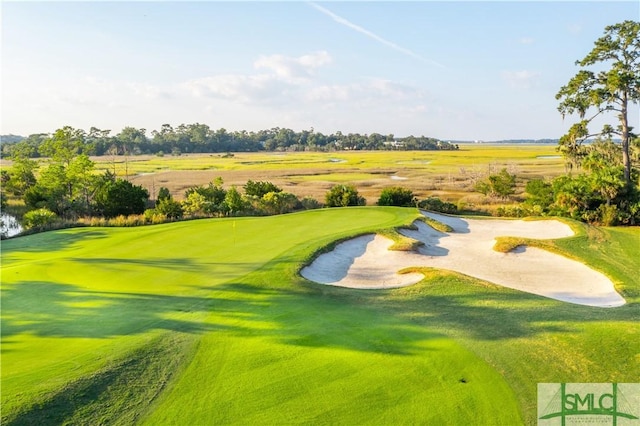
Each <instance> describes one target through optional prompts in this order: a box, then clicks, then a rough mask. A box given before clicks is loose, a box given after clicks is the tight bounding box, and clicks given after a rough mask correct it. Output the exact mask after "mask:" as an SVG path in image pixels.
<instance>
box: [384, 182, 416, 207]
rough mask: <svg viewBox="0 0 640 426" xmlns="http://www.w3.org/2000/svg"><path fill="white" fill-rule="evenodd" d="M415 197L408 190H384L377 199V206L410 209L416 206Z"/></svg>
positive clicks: (393, 188) (397, 188) (394, 188)
mask: <svg viewBox="0 0 640 426" xmlns="http://www.w3.org/2000/svg"><path fill="white" fill-rule="evenodd" d="M416 201H417V200H416V197H415V196H414V195H413V192H412V191H411V190H410V189H406V188H402V187H399V186H394V187H391V188H385V189H383V190H382V193H381V194H380V198H379V199H378V205H379V206H398V207H412V206H415V205H416Z"/></svg>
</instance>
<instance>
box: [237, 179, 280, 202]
mask: <svg viewBox="0 0 640 426" xmlns="http://www.w3.org/2000/svg"><path fill="white" fill-rule="evenodd" d="M269 192H274V193H275V192H282V189H281V188H278V187H277V186H276V185H274V184H273V183H271V182H263V181H257V182H254V181H252V180H248V181H247V183H245V185H244V193H245V194H246V195H247V196H253V197H258V198H262V197H264V196H265V195H266V194H267V193H269Z"/></svg>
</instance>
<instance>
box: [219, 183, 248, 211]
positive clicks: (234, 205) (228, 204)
mask: <svg viewBox="0 0 640 426" xmlns="http://www.w3.org/2000/svg"><path fill="white" fill-rule="evenodd" d="M224 207H225V209H226V211H228V212H229V214H231V215H237V214H239V213H241V212H243V211H244V210H245V208H246V207H247V204H246V202H245V201H244V199H243V198H242V194H240V191H238V188H236V187H235V186H232V187H231V188H230V189H229V190H228V191H227V193H226V195H225V197H224Z"/></svg>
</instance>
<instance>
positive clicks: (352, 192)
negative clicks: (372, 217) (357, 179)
mask: <svg viewBox="0 0 640 426" xmlns="http://www.w3.org/2000/svg"><path fill="white" fill-rule="evenodd" d="M325 204H326V206H327V207H348V206H364V205H365V204H366V200H365V199H364V198H363V197H361V196H360V195H359V194H358V190H357V189H356V188H355V186H353V185H335V186H333V187H332V188H331V189H330V190H329V191H328V192H327V193H326V195H325Z"/></svg>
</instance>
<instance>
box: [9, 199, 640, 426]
mask: <svg viewBox="0 0 640 426" xmlns="http://www.w3.org/2000/svg"><path fill="white" fill-rule="evenodd" d="M416 216H417V212H416V211H415V210H414V209H401V208H379V207H363V208H346V209H325V210H319V211H309V212H304V213H297V214H291V215H282V216H274V217H266V218H236V219H234V218H229V219H212V220H199V221H191V222H181V223H175V224H165V225H157V226H150V227H142V228H125V229H116V228H105V229H100V228H91V229H89V228H85V229H71V230H63V231H56V232H50V233H44V234H39V235H33V236H29V237H21V238H18V239H15V240H8V241H4V242H3V245H2V401H1V402H2V420H3V421H2V423H3V424H11V423H12V422H13V423H15V424H20V423H21V424H61V423H64V422H70V423H85V424H98V423H101V422H102V423H116V424H118V423H120V424H131V423H144V424H154V425H155V424H233V423H235V424H283V423H285V424H291V423H296V424H304V423H307V424H308V423H313V424H407V423H422V424H483V425H484V424H519V423H526V424H535V423H536V420H535V410H536V385H537V383H539V382H560V381H567V382H609V381H618V382H633V381H637V372H638V371H640V359H639V358H638V355H637V354H638V353H640V332H639V328H640V327H639V326H638V323H637V319H638V317H639V316H640V309H639V308H638V301H639V298H640V279H639V278H638V274H637V270H638V267H639V265H638V258H639V253H638V244H637V242H638V239H640V232H639V230H638V229H637V228H635V229H617V228H616V229H609V228H605V229H602V228H590V227H589V228H587V227H583V225H576V226H578V227H580V228H582V229H583V231H581V233H580V234H579V235H577V236H576V237H572V238H568V239H563V240H558V241H557V242H556V246H557V250H559V251H563V250H564V251H566V253H568V254H569V253H570V254H571V255H572V256H573V257H576V258H579V259H582V260H583V261H585V262H588V263H590V264H593V265H594V266H595V267H597V268H598V269H600V270H602V271H603V272H605V273H607V274H608V275H610V276H611V277H612V279H614V281H615V282H616V285H617V286H618V288H619V289H620V290H622V291H623V292H624V295H625V297H626V298H627V301H628V302H629V303H628V304H627V305H625V306H623V307H621V308H615V309H601V308H590V307H585V306H578V305H571V304H566V303H562V302H557V301H554V300H550V299H545V298H542V297H538V296H534V295H529V294H526V293H521V292H517V291H515V290H509V289H505V288H502V287H498V286H493V285H488V284H486V283H482V282H478V281H477V280H473V279H470V278H467V277H463V276H460V275H458V274H454V273H448V272H438V271H430V270H425V273H426V278H425V280H424V281H422V282H421V283H419V284H417V285H414V286H410V287H406V288H402V289H396V290H386V291H358V290H350V289H343V288H334V287H330V286H322V285H317V284H313V283H309V282H308V281H306V280H304V279H302V278H301V277H299V276H298V275H297V271H298V269H299V268H300V266H301V265H302V264H303V263H304V262H306V261H308V260H309V259H310V256H311V255H312V254H313V253H314V252H316V251H317V250H318V249H320V248H322V247H323V246H326V245H328V244H330V243H332V242H333V241H335V240H337V239H341V238H345V237H347V236H349V235H356V234H361V233H365V232H371V231H375V230H379V229H380V230H382V229H385V230H387V229H389V228H393V227H396V226H401V225H408V224H410V223H411V222H412V220H413V219H414V218H416ZM634 271H635V273H634Z"/></svg>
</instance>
